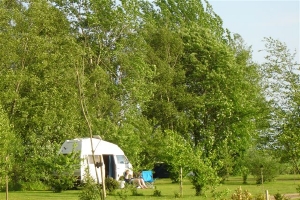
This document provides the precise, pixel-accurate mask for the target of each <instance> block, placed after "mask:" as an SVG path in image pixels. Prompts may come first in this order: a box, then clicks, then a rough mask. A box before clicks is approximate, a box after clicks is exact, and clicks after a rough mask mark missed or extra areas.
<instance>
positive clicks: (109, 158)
mask: <svg viewBox="0 0 300 200" xmlns="http://www.w3.org/2000/svg"><path fill="white" fill-rule="evenodd" d="M103 162H104V165H105V177H111V178H113V179H117V177H116V161H115V157H114V155H113V154H108V155H107V154H106V155H103Z"/></svg>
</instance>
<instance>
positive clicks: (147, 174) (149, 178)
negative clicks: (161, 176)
mask: <svg viewBox="0 0 300 200" xmlns="http://www.w3.org/2000/svg"><path fill="white" fill-rule="evenodd" d="M142 178H143V179H144V182H145V184H146V185H147V187H148V188H154V179H153V173H152V171H150V170H149V171H142Z"/></svg>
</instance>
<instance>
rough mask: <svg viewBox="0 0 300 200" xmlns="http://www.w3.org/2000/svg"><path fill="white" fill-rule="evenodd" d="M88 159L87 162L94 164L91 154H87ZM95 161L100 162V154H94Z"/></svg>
mask: <svg viewBox="0 0 300 200" xmlns="http://www.w3.org/2000/svg"><path fill="white" fill-rule="evenodd" d="M88 160H89V164H94V161H93V156H92V155H89V157H88ZM97 162H99V163H100V156H99V155H95V163H97Z"/></svg>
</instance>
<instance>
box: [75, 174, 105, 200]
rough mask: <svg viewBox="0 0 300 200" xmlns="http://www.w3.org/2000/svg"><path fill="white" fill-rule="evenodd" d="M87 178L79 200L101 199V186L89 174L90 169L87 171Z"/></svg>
mask: <svg viewBox="0 0 300 200" xmlns="http://www.w3.org/2000/svg"><path fill="white" fill-rule="evenodd" d="M85 174H86V176H85V178H84V184H83V188H82V190H81V192H80V194H79V200H98V199H100V198H101V188H100V185H98V184H96V182H95V180H94V179H93V178H92V177H91V176H90V174H89V173H88V169H86V170H85Z"/></svg>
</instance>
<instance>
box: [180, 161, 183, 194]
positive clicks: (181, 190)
mask: <svg viewBox="0 0 300 200" xmlns="http://www.w3.org/2000/svg"><path fill="white" fill-rule="evenodd" d="M180 197H183V188H182V167H180Z"/></svg>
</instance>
